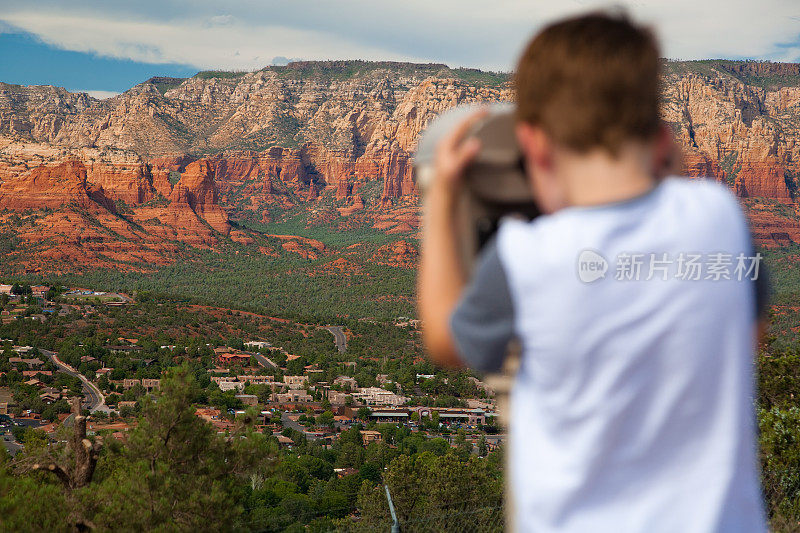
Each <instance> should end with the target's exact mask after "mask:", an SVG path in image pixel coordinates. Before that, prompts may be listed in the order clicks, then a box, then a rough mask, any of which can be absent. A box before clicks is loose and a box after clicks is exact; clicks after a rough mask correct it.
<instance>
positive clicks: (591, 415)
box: [451, 178, 766, 533]
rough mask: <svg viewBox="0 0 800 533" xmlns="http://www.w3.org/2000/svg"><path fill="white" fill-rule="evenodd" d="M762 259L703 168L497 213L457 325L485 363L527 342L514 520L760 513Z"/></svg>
mask: <svg viewBox="0 0 800 533" xmlns="http://www.w3.org/2000/svg"><path fill="white" fill-rule="evenodd" d="M756 268H758V269H759V270H761V267H760V264H759V260H758V258H756V256H755V254H754V252H753V249H752V245H751V239H750V234H749V231H748V227H747V223H746V221H745V218H744V216H743V214H742V212H741V209H740V207H739V205H738V202H737V201H736V199H735V197H733V195H732V194H730V192H729V191H727V190H726V189H725V188H724V187H722V186H720V185H718V184H716V183H713V182H706V181H703V180H691V181H690V180H686V179H682V178H669V179H666V180H663V181H662V182H661V183H660V184H659V185H658V186H657V187H656V188H654V189H653V190H652V191H651V192H649V193H648V194H646V195H644V196H642V197H640V198H636V199H633V200H630V201H627V202H622V203H617V204H609V205H604V206H600V207H590V208H584V207H571V208H567V209H564V210H561V211H559V212H557V213H555V214H553V215H547V216H541V217H539V218H537V219H535V220H534V221H532V222H523V221H517V220H508V221H506V222H504V223H503V224H502V225H501V227H500V230H499V231H498V234H497V239H496V244H495V245H494V246H492V247H490V249H489V250H488V251H487V252H486V253H485V255H484V257H482V258H481V262H480V264H479V266H478V269H477V273H476V277H475V279H474V280H473V282H472V283H471V285H470V287H469V288H468V290H467V291H466V292H465V295H464V296H463V298H462V300H461V302H460V303H459V306H458V308H457V309H456V311H455V312H454V314H453V317H452V320H451V330H452V333H453V337H454V339H455V342H456V345H457V346H458V348H459V351H460V353H461V355H462V357H463V358H464V360H465V362H466V363H467V364H470V365H471V366H473V367H476V368H479V369H493V368H497V367H499V365H500V362H501V361H502V358H503V355H504V348H505V345H506V343H507V342H508V340H509V339H510V338H511V337H517V338H518V339H519V341H520V343H521V346H522V361H521V368H520V371H519V373H518V375H517V377H516V381H515V385H514V387H513V391H512V394H511V418H510V428H509V441H510V442H509V448H510V449H509V453H510V468H511V472H510V473H509V477H510V482H511V484H512V493H513V498H514V509H515V514H516V516H515V526H516V527H517V528H518V529H519V530H520V531H535V532H581V533H584V532H614V533H622V532H648V533H656V532H665V533H675V532H681V533H690V532H747V533H753V532H760V531H765V530H766V527H765V518H764V513H763V509H762V501H761V491H760V486H759V478H758V463H757V451H756V437H755V412H754V400H753V385H754V383H753V364H754V348H755V338H754V333H755V332H754V324H755V320H756V305H755V300H756V285H757V284H756V283H753V281H752V280H753V278H754V277H757V276H758V273H757V272H755V270H756ZM498 279H499V280H500V283H505V285H506V286H505V287H502V288H500V289H498V287H497V285H498ZM504 294H505V295H507V296H504Z"/></svg>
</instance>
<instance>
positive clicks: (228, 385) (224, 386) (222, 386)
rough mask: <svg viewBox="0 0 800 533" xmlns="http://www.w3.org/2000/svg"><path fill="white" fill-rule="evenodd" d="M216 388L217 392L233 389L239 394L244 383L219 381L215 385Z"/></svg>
mask: <svg viewBox="0 0 800 533" xmlns="http://www.w3.org/2000/svg"><path fill="white" fill-rule="evenodd" d="M217 386H218V387H219V390H221V391H222V392H225V391H229V390H234V389H236V390H238V391H240V392H241V391H243V390H244V383H242V382H240V381H220V382H218V383H217Z"/></svg>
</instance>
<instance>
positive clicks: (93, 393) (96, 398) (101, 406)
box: [39, 349, 109, 413]
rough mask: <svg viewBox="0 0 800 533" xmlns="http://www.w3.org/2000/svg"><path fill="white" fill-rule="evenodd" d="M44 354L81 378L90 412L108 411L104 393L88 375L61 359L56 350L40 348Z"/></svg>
mask: <svg viewBox="0 0 800 533" xmlns="http://www.w3.org/2000/svg"><path fill="white" fill-rule="evenodd" d="M39 351H40V352H41V353H42V355H45V356H46V357H47V358H48V359H50V360H51V361H52V362H53V364H55V365H56V366H57V367H58V368H59V370H61V371H62V372H64V373H65V374H69V375H70V376H72V377H76V378H78V379H79V380H81V383H82V384H83V396H84V398H85V400H84V402H83V405H84V407H86V408H87V409H88V410H89V412H91V413H93V412H95V411H106V412H108V410H109V409H108V407H107V406H106V405H105V401H106V399H105V396H103V393H102V392H100V389H98V388H97V387H96V386H95V385H94V383H92V382H91V381H89V380H88V379H87V378H86V376H84V375H83V374H81V373H80V372H78V371H77V370H75V369H74V368H72V367H71V366H69V365H68V364H67V363H65V362H63V361H62V360H61V359H59V358H58V354H57V353H56V352H51V351H49V350H42V349H39Z"/></svg>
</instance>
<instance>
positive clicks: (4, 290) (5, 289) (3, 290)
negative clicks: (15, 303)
mask: <svg viewBox="0 0 800 533" xmlns="http://www.w3.org/2000/svg"><path fill="white" fill-rule="evenodd" d="M12 287H13V285H0V294H7V295H8V296H11V288H12Z"/></svg>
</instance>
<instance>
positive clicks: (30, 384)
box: [0, 285, 504, 473]
mask: <svg viewBox="0 0 800 533" xmlns="http://www.w3.org/2000/svg"><path fill="white" fill-rule="evenodd" d="M150 305H152V302H150ZM156 305H158V304H156ZM138 307H140V306H139V305H137V301H136V299H135V298H133V297H131V296H129V295H127V294H124V293H107V292H99V291H93V290H91V289H85V288H74V287H70V288H66V287H50V286H45V285H40V286H28V285H0V309H2V311H0V316H2V321H3V326H4V327H5V328H6V329H8V330H10V331H13V330H15V329H16V330H17V331H19V330H20V329H19V328H14V326H15V324H18V323H24V322H26V321H27V322H39V323H41V327H48V326H49V329H51V330H55V329H63V328H64V327H65V326H67V327H68V325H72V326H75V325H76V324H77V325H81V326H82V327H85V326H87V325H89V324H90V323H92V322H96V323H98V324H100V323H104V322H105V323H107V322H108V321H113V320H115V319H114V318H112V317H120V316H123V315H128V314H133V315H135V314H136V310H137V308H138ZM139 312H140V311H139ZM226 312H228V313H230V312H231V311H230V310H226ZM129 318H130V317H129ZM116 320H119V319H118V318H117V319H116ZM272 321H273V322H275V323H276V324H277V325H278V326H280V327H281V328H282V329H284V330H285V329H287V328H288V329H291V327H292V326H291V324H288V323H287V321H285V320H280V319H273V320H272ZM397 324H398V325H391V326H389V327H394V328H405V329H408V330H410V331H411V334H412V335H415V333H416V332H415V331H413V330H415V328H416V324H415V323H414V322H413V321H410V320H409V319H407V318H404V317H401V318H399V319H398V321H397ZM90 329H91V327H90ZM309 331H313V332H314V335H313V337H312V336H310V338H309V340H311V339H313V338H318V337H319V336H322V337H323V338H327V341H328V343H329V348H330V350H328V351H327V354H326V355H325V356H322V357H316V358H315V357H314V356H313V354H312V355H310V356H309V355H308V354H306V355H299V354H293V353H290V352H289V351H288V350H287V348H285V347H284V346H282V345H281V344H280V336H276V337H275V338H272V339H270V338H268V336H266V335H259V338H258V339H257V340H244V339H239V338H237V339H236V340H235V341H234V342H229V343H223V342H201V341H202V340H203V339H200V338H195V339H193V340H192V342H191V343H190V344H189V345H188V346H187V345H178V344H158V343H156V342H154V341H155V339H143V338H141V337H131V336H129V335H127V333H126V335H125V336H122V335H120V336H118V337H115V338H110V337H107V338H104V339H102V340H103V341H104V342H102V343H98V342H97V341H98V340H99V339H98V338H97V334H95V335H94V336H92V337H88V338H86V339H85V340H84V342H78V341H77V339H75V338H74V336H73V337H68V338H67V339H65V340H64V341H62V342H61V343H60V349H61V351H58V350H56V349H54V348H56V347H57V346H54V345H53V344H52V343H51V344H50V345H48V346H47V347H45V346H37V345H36V344H35V343H32V344H28V345H24V344H21V343H20V342H18V341H19V340H20V339H14V338H5V339H0V431H5V432H4V433H3V444H4V446H5V447H6V449H7V450H8V451H9V452H10V453H11V454H12V455H13V454H16V453H18V452H19V451H20V450H21V449H23V448H24V446H25V440H26V437H25V434H26V432H29V431H34V432H41V433H44V434H45V435H46V436H47V438H51V439H53V438H55V437H54V435H55V433H56V431H57V430H58V428H59V427H60V426H61V425H62V423H64V421H65V420H67V419H68V418H69V417H70V402H71V400H72V399H73V398H76V397H79V398H81V403H82V408H83V410H84V412H85V413H86V414H87V415H88V434H90V435H92V434H98V435H111V436H112V437H114V438H116V439H118V440H124V439H125V434H126V432H127V431H129V430H130V429H131V428H132V427H134V426H135V425H136V423H137V414H138V413H139V411H140V408H141V401H142V399H143V398H144V397H145V396H147V395H152V394H158V391H159V388H160V383H161V376H162V374H163V373H164V372H165V371H166V370H168V369H169V368H170V367H171V366H176V365H178V364H181V363H184V362H187V361H189V362H191V364H192V365H193V368H195V370H196V372H195V373H196V374H199V373H200V372H202V373H203V375H201V377H200V378H199V379H198V382H199V383H200V385H201V386H203V387H204V389H203V390H204V397H203V400H204V401H202V402H198V403H197V405H196V415H197V416H198V417H200V418H202V419H203V420H205V421H207V422H208V423H209V424H210V425H212V426H213V427H214V428H215V430H216V431H217V433H219V434H221V435H228V434H230V432H231V430H232V429H233V428H234V425H235V421H236V418H237V417H242V416H245V415H246V414H252V415H254V420H255V428H256V429H257V430H258V431H260V432H262V433H264V434H265V435H269V436H271V437H273V438H274V439H275V440H276V441H277V443H278V444H279V445H280V446H281V447H285V448H287V449H291V448H292V447H293V446H295V445H296V444H297V440H298V439H299V438H302V439H307V440H311V441H317V442H319V443H320V444H321V445H322V446H331V445H333V444H334V443H336V441H337V439H338V438H339V436H340V435H341V434H342V432H343V431H347V430H349V429H351V428H353V427H357V428H358V431H359V432H360V435H361V439H362V443H363V445H364V446H368V445H369V444H370V443H373V442H382V440H383V439H384V435H385V434H386V433H387V430H388V428H390V427H391V428H393V430H392V431H394V430H396V429H397V428H405V429H406V430H408V431H410V432H412V433H415V434H419V435H422V436H424V437H426V438H428V439H433V438H437V439H444V440H445V441H446V442H447V443H448V445H449V446H451V447H457V446H462V447H466V448H468V449H469V451H470V452H471V453H473V454H477V455H486V454H487V453H489V452H491V451H492V450H494V449H496V448H497V447H498V446H500V445H501V444H502V441H503V438H504V435H503V434H502V432H500V431H499V430H498V424H497V420H496V418H497V415H496V405H495V398H494V391H493V390H492V388H491V387H490V386H488V385H487V384H485V383H484V382H482V381H481V380H480V379H478V378H477V377H475V376H471V375H457V376H455V377H454V376H452V375H446V374H445V373H443V372H442V371H441V370H439V369H436V368H434V367H432V366H431V365H430V364H429V363H427V362H426V361H424V360H423V359H421V358H420V357H418V356H417V357H415V358H414V363H413V364H412V365H402V364H401V362H398V361H389V360H388V358H384V359H383V361H379V363H380V364H378V365H376V361H375V360H376V359H379V358H376V357H374V354H371V355H373V356H372V357H367V358H359V357H356V356H353V357H352V358H351V357H349V354H348V349H347V336H348V333H350V336H352V333H351V332H348V331H347V330H343V329H342V328H340V327H337V326H320V327H309V326H308V325H304V327H303V334H304V335H309ZM301 338H302V337H301ZM206 340H211V339H206ZM297 345H298V341H297V340H293V341H292V342H291V346H294V347H296V346H297ZM317 345H319V342H317V343H316V344H314V346H317ZM381 365H382V368H383V370H384V372H382V373H378V372H377V371H375V373H371V374H368V373H365V370H366V371H367V372H371V371H373V370H374V369H376V368H379V367H381ZM408 366H410V367H411V368H408ZM342 472H345V473H346V470H342Z"/></svg>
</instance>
